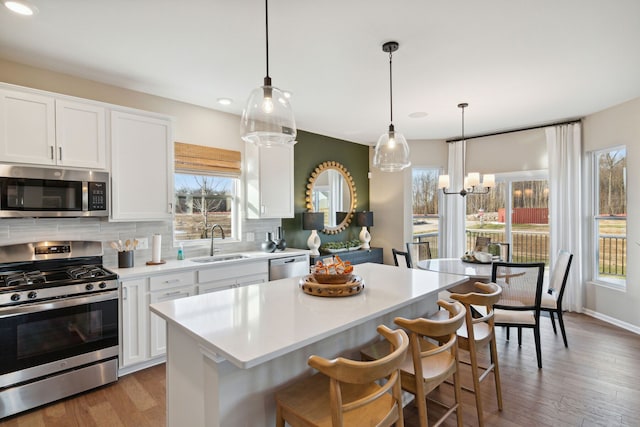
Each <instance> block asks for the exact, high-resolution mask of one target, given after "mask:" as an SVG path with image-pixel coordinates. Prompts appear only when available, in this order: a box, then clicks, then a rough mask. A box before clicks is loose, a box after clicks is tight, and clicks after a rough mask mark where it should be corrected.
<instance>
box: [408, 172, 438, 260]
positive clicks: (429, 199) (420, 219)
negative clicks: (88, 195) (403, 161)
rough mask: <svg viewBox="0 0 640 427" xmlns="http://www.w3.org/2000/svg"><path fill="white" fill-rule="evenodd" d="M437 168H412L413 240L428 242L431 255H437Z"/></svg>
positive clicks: (435, 256) (434, 256)
mask: <svg viewBox="0 0 640 427" xmlns="http://www.w3.org/2000/svg"><path fill="white" fill-rule="evenodd" d="M439 175H440V169H438V168H413V169H412V180H413V185H412V196H413V241H414V242H429V248H430V250H431V256H432V257H433V258H437V257H438V234H439V229H440V217H439V215H438V195H439V194H440V192H439V191H438V176H439Z"/></svg>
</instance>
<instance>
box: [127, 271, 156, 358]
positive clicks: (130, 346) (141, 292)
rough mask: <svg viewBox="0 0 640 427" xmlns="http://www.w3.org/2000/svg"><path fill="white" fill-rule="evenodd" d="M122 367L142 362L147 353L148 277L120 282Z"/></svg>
mask: <svg viewBox="0 0 640 427" xmlns="http://www.w3.org/2000/svg"><path fill="white" fill-rule="evenodd" d="M120 286H121V287H120V314H121V319H122V320H121V326H122V329H121V333H120V353H121V355H122V357H121V358H120V367H126V366H130V365H135V364H136V363H142V362H144V361H145V360H147V359H148V353H147V329H148V328H147V313H148V312H149V303H148V302H147V279H133V280H122V281H121V282H120Z"/></svg>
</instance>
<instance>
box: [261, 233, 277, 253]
mask: <svg viewBox="0 0 640 427" xmlns="http://www.w3.org/2000/svg"><path fill="white" fill-rule="evenodd" d="M260 247H261V248H262V251H263V252H274V251H275V250H276V242H274V241H273V236H272V234H271V233H267V236H266V240H265V241H264V242H262V243H261V244H260Z"/></svg>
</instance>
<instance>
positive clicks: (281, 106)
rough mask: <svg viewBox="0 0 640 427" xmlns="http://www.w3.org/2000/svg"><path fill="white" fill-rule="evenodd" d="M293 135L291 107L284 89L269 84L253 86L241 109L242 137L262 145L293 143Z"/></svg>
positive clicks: (293, 126)
mask: <svg viewBox="0 0 640 427" xmlns="http://www.w3.org/2000/svg"><path fill="white" fill-rule="evenodd" d="M296 135H297V131H296V121H295V118H294V117H293V110H292V109H291V104H290V103H289V100H288V99H287V97H285V95H284V92H283V91H281V90H280V89H278V88H277V87H274V86H271V85H264V86H260V87H258V88H256V89H254V90H253V91H252V92H251V94H250V95H249V100H248V101H247V105H246V107H245V109H244V111H243V112H242V119H241V121H240V136H241V138H242V139H243V140H245V141H247V142H250V143H252V144H255V145H261V146H271V145H286V144H291V145H293V144H295V143H296Z"/></svg>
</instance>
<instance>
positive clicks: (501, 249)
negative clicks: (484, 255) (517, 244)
mask: <svg viewBox="0 0 640 427" xmlns="http://www.w3.org/2000/svg"><path fill="white" fill-rule="evenodd" d="M492 245H496V246H498V254H497V255H498V256H499V257H500V261H504V262H511V244H509V243H507V242H491V243H490V244H489V252H491V246H492ZM494 255H495V253H494Z"/></svg>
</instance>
